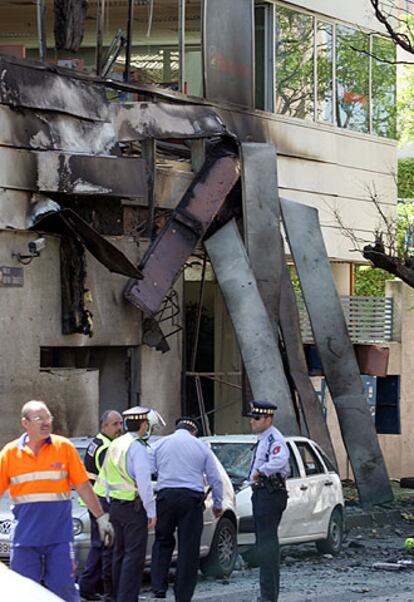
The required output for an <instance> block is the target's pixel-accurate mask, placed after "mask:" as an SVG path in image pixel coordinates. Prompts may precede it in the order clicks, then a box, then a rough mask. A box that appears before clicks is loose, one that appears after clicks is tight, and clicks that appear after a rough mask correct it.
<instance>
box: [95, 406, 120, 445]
mask: <svg viewBox="0 0 414 602" xmlns="http://www.w3.org/2000/svg"><path fill="white" fill-rule="evenodd" d="M122 425H123V419H122V416H121V414H120V413H119V412H117V411H116V410H107V411H106V412H104V413H103V414H102V416H101V420H100V422H99V428H100V431H101V433H103V434H104V435H106V436H107V437H109V439H115V438H116V437H119V435H121V434H122Z"/></svg>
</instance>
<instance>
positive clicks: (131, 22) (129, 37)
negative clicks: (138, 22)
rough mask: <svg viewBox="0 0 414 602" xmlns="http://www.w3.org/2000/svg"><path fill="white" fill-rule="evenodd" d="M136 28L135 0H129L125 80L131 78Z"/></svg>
mask: <svg viewBox="0 0 414 602" xmlns="http://www.w3.org/2000/svg"><path fill="white" fill-rule="evenodd" d="M133 29H134V0H128V25H127V43H126V49H125V71H124V82H127V81H128V80H129V68H130V63H131V46H132V34H133Z"/></svg>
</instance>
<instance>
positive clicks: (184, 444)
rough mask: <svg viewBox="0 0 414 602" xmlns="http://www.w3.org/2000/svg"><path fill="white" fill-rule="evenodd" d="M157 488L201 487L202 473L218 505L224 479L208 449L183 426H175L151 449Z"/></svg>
mask: <svg viewBox="0 0 414 602" xmlns="http://www.w3.org/2000/svg"><path fill="white" fill-rule="evenodd" d="M150 458H151V463H152V471H153V472H155V473H157V474H158V482H157V489H158V490H159V491H160V490H161V489H166V488H181V487H182V488H184V489H192V490H193V491H199V492H200V493H201V492H203V491H204V475H206V477H207V481H208V483H209V485H210V486H211V488H212V493H213V504H214V507H215V508H221V506H222V503H223V483H222V480H221V477H220V473H219V471H218V468H217V464H216V461H215V458H214V455H213V452H212V451H211V449H210V448H209V447H208V446H207V445H206V444H205V443H203V442H202V441H200V440H199V439H197V438H196V437H194V436H193V435H192V434H191V433H189V432H188V431H187V430H186V429H178V430H176V431H175V433H173V434H172V435H168V437H162V438H160V439H159V440H158V441H156V442H155V444H154V446H153V447H152V448H151V450H150Z"/></svg>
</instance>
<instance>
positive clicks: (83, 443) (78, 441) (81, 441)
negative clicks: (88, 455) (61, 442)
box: [70, 436, 93, 447]
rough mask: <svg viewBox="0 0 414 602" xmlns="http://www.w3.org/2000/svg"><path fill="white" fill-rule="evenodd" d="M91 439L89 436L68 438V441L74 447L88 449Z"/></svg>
mask: <svg viewBox="0 0 414 602" xmlns="http://www.w3.org/2000/svg"><path fill="white" fill-rule="evenodd" d="M92 439H93V437H89V436H85V437H71V438H70V440H71V441H72V443H73V445H74V446H75V447H88V445H89V443H90V442H91V440H92Z"/></svg>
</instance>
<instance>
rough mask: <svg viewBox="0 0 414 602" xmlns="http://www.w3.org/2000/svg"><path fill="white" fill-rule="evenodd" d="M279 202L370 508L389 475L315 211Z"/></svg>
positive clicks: (385, 496)
mask: <svg viewBox="0 0 414 602" xmlns="http://www.w3.org/2000/svg"><path fill="white" fill-rule="evenodd" d="M280 200H281V208H282V218H283V222H284V225H285V229H286V233H287V237H288V241H289V245H290V249H291V252H292V255H293V258H294V260H295V264H296V269H297V272H298V275H299V279H300V282H301V286H302V290H303V295H304V298H305V303H306V307H307V310H308V313H309V318H310V321H311V325H312V331H313V336H314V339H315V342H316V345H317V348H318V352H319V356H320V358H321V363H322V367H323V371H324V374H325V378H326V381H327V383H328V386H329V390H330V392H331V395H332V399H333V402H334V405H335V409H336V412H337V415H338V420H339V424H340V428H341V432H342V437H343V440H344V443H345V447H346V449H347V452H348V456H349V459H350V461H351V465H352V469H353V472H354V476H355V481H356V485H357V488H358V492H359V496H360V500H361V503H362V504H363V505H365V506H370V505H372V504H380V503H383V502H389V501H390V500H392V498H393V495H392V491H391V487H390V483H389V480H388V475H387V470H386V467H385V463H384V459H383V456H382V453H381V449H380V446H379V443H378V438H377V434H376V431H375V425H374V422H373V420H372V417H371V415H370V412H369V409H368V404H367V400H366V399H365V396H364V390H363V386H362V381H361V378H360V375H359V369H358V364H357V362H356V359H355V355H354V351H353V348H352V344H351V341H350V338H349V335H348V331H347V327H346V323H345V318H344V315H343V312H342V307H341V304H340V301H339V297H338V293H337V291H336V287H335V283H334V280H333V277H332V272H331V267H330V265H329V259H328V256H327V253H326V249H325V245H324V242H323V238H322V233H321V229H320V224H319V218H318V212H317V210H316V209H315V208H313V207H307V206H305V205H301V204H299V203H294V202H292V201H288V200H286V199H280Z"/></svg>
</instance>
